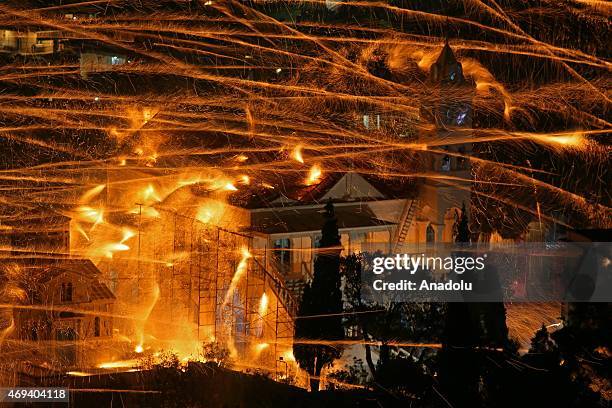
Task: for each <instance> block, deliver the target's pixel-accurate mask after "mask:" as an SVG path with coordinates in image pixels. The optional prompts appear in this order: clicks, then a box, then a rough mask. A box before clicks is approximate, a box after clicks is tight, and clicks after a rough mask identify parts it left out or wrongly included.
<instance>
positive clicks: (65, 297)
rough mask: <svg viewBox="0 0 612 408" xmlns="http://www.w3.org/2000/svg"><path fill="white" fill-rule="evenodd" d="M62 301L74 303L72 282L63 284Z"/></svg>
mask: <svg viewBox="0 0 612 408" xmlns="http://www.w3.org/2000/svg"><path fill="white" fill-rule="evenodd" d="M60 299H61V301H62V302H72V282H68V283H62V291H61V293H60Z"/></svg>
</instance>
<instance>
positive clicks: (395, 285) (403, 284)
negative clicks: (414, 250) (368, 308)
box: [372, 253, 487, 290]
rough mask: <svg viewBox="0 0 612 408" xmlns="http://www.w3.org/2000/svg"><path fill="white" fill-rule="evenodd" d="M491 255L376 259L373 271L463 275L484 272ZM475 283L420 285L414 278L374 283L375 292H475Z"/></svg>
mask: <svg viewBox="0 0 612 408" xmlns="http://www.w3.org/2000/svg"><path fill="white" fill-rule="evenodd" d="M486 258H487V254H483V255H482V256H446V257H441V256H427V255H425V254H424V253H422V254H420V255H409V254H396V255H395V256H388V257H381V256H376V257H374V258H373V266H372V272H373V273H374V274H375V275H381V274H382V273H384V272H385V271H387V272H389V271H404V272H406V273H408V274H410V275H416V273H417V272H421V271H422V272H431V271H443V272H444V273H449V272H454V273H455V274H457V275H462V274H463V273H465V272H466V271H483V270H484V269H485V259H486ZM472 286H473V282H469V281H468V282H465V281H464V280H462V279H461V280H459V281H457V282H453V280H448V281H446V282H435V281H428V280H427V279H421V282H420V283H419V284H417V282H415V281H413V280H410V279H401V280H400V281H399V282H385V281H384V280H383V279H376V280H374V282H373V288H374V290H472Z"/></svg>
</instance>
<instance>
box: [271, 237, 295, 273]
mask: <svg viewBox="0 0 612 408" xmlns="http://www.w3.org/2000/svg"><path fill="white" fill-rule="evenodd" d="M290 250H291V240H290V239H289V238H281V239H277V240H275V241H274V252H273V253H272V256H273V257H274V260H275V261H276V264H277V266H278V269H279V270H280V271H281V272H283V273H287V272H289V268H290V266H291V251H290Z"/></svg>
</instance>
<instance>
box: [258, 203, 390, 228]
mask: <svg viewBox="0 0 612 408" xmlns="http://www.w3.org/2000/svg"><path fill="white" fill-rule="evenodd" d="M335 213H336V218H337V219H338V228H340V229H343V228H358V227H371V226H383V225H391V223H389V222H386V221H383V220H379V219H377V218H376V216H375V215H374V213H373V212H372V210H370V208H369V207H368V206H367V205H364V204H353V205H337V206H336V207H335ZM323 222H324V218H323V206H318V207H316V208H287V209H278V208H276V209H270V210H269V211H257V212H254V213H253V214H252V225H253V227H252V229H253V230H255V231H257V232H262V233H265V234H281V233H293V232H308V231H319V230H321V227H322V226H323Z"/></svg>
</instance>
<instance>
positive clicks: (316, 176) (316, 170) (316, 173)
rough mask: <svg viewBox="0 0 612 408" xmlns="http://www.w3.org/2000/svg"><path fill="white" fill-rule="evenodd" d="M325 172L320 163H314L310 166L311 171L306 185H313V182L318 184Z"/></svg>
mask: <svg viewBox="0 0 612 408" xmlns="http://www.w3.org/2000/svg"><path fill="white" fill-rule="evenodd" d="M322 174H323V172H322V171H321V167H320V166H319V165H318V164H315V165H313V166H312V167H311V168H310V172H309V173H308V177H307V178H306V185H307V186H311V185H313V184H317V183H319V182H320V181H321V175H322Z"/></svg>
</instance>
